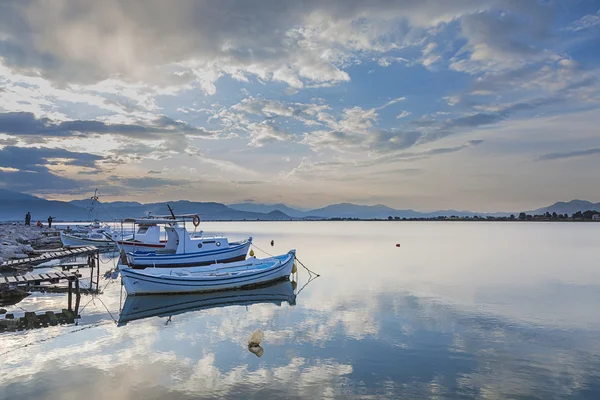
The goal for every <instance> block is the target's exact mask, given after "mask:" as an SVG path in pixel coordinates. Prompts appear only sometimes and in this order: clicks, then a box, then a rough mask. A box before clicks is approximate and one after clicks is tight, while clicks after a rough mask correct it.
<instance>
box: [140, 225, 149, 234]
mask: <svg viewBox="0 0 600 400" xmlns="http://www.w3.org/2000/svg"><path fill="white" fill-rule="evenodd" d="M146 232H148V227H147V226H140V229H138V231H137V233H138V234H140V233H142V234H143V233H146Z"/></svg>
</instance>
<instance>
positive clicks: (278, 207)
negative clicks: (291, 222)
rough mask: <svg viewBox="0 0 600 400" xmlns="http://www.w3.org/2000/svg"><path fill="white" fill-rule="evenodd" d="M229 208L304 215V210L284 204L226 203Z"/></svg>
mask: <svg viewBox="0 0 600 400" xmlns="http://www.w3.org/2000/svg"><path fill="white" fill-rule="evenodd" d="M227 206H228V207H229V208H233V209H234V210H239V211H247V212H258V213H270V212H272V211H281V212H283V213H285V214H286V215H289V216H290V217H294V218H303V217H305V216H306V213H305V212H302V211H300V210H297V209H295V208H292V207H288V206H286V205H285V204H282V203H279V204H259V203H237V204H228V205H227Z"/></svg>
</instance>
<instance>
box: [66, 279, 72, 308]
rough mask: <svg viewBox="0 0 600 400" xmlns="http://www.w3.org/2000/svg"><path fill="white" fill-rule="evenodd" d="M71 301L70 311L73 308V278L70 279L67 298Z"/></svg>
mask: <svg viewBox="0 0 600 400" xmlns="http://www.w3.org/2000/svg"><path fill="white" fill-rule="evenodd" d="M67 302H68V303H69V308H68V309H69V311H71V310H73V280H71V279H69V296H68V299H67Z"/></svg>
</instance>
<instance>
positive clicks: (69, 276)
mask: <svg viewBox="0 0 600 400" xmlns="http://www.w3.org/2000/svg"><path fill="white" fill-rule="evenodd" d="M79 278H81V274H78V273H76V272H62V271H57V272H48V273H46V274H26V275H12V276H0V291H1V290H3V289H7V288H14V287H26V288H27V287H30V286H37V285H41V284H42V283H59V282H60V281H65V280H66V281H69V282H73V281H76V280H78V279H79Z"/></svg>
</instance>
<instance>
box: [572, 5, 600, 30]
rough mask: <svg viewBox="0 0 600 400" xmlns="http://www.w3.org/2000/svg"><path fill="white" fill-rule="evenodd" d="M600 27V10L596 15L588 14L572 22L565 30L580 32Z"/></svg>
mask: <svg viewBox="0 0 600 400" xmlns="http://www.w3.org/2000/svg"><path fill="white" fill-rule="evenodd" d="M596 26H600V10H598V12H596V14H588V15H584V16H583V17H581V18H579V19H578V20H576V21H574V22H572V23H571V24H569V26H567V27H566V28H565V29H564V30H565V31H570V32H579V31H582V30H585V29H590V28H594V27H596Z"/></svg>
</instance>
